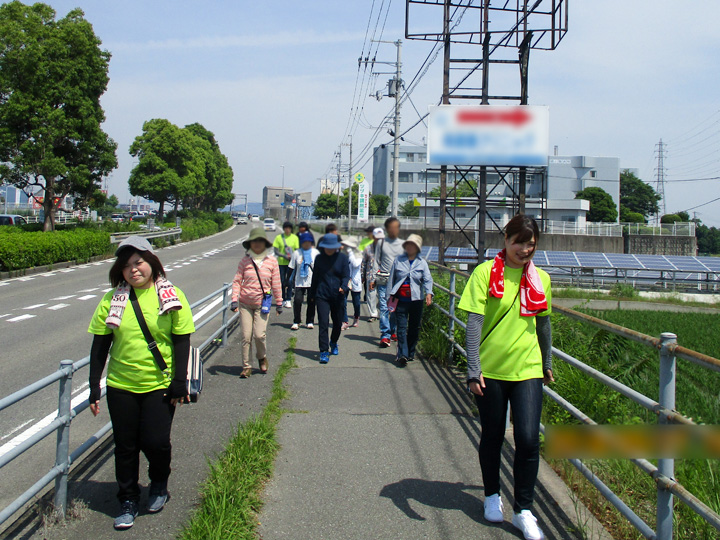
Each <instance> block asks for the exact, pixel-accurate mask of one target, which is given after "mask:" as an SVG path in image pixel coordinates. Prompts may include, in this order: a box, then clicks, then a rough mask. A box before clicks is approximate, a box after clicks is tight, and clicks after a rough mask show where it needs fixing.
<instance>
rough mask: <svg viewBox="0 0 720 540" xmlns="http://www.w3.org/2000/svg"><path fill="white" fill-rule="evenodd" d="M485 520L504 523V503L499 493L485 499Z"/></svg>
mask: <svg viewBox="0 0 720 540" xmlns="http://www.w3.org/2000/svg"><path fill="white" fill-rule="evenodd" d="M485 519H486V520H488V521H490V522H492V523H502V522H503V521H504V518H503V503H502V499H501V498H500V494H499V493H496V494H495V495H490V496H489V497H486V498H485Z"/></svg>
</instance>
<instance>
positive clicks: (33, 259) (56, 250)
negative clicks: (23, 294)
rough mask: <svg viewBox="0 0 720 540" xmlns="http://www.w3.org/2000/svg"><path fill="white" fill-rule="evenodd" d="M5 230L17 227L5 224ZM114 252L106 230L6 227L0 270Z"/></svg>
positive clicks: (0, 236) (1, 242)
mask: <svg viewBox="0 0 720 540" xmlns="http://www.w3.org/2000/svg"><path fill="white" fill-rule="evenodd" d="M3 229H14V228H13V227H6V228H3ZM111 252H112V246H111V244H110V235H109V234H108V233H107V232H105V231H99V230H95V231H93V230H89V229H77V230H74V231H55V232H46V233H44V232H23V231H18V230H8V231H7V232H6V231H5V230H3V233H2V234H0V270H3V271H10V270H22V269H24V268H32V267H33V266H43V265H50V264H54V263H58V262H66V261H81V262H85V261H88V260H90V258H91V257H96V256H99V255H105V254H107V253H111Z"/></svg>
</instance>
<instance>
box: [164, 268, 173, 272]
mask: <svg viewBox="0 0 720 540" xmlns="http://www.w3.org/2000/svg"><path fill="white" fill-rule="evenodd" d="M173 270H175V269H174V268H166V269H165V272H172V271H173Z"/></svg>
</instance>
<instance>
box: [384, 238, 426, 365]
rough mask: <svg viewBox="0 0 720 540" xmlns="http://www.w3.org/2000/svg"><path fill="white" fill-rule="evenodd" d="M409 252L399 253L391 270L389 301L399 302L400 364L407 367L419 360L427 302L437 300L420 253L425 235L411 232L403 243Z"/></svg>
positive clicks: (398, 357) (397, 315) (398, 358)
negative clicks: (421, 331)
mask: <svg viewBox="0 0 720 540" xmlns="http://www.w3.org/2000/svg"><path fill="white" fill-rule="evenodd" d="M403 249H404V250H405V253H403V254H402V255H399V256H398V258H397V259H395V262H394V263H393V265H392V268H391V269H390V277H389V278H388V284H387V301H388V304H389V305H390V306H391V307H392V305H393V304H394V305H395V319H396V321H397V339H398V347H397V357H396V358H397V364H398V366H400V367H405V366H406V365H407V363H408V361H412V360H414V359H415V347H416V346H417V342H418V337H419V336H420V325H421V323H422V312H423V304H424V305H426V306H429V305H430V304H432V299H433V278H432V275H431V274H430V267H429V266H428V264H427V261H426V260H425V259H423V258H422V257H421V256H420V251H421V250H422V238H421V237H420V236H419V235H417V234H411V235H410V236H408V239H407V240H405V242H403Z"/></svg>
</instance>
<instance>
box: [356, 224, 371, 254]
mask: <svg viewBox="0 0 720 540" xmlns="http://www.w3.org/2000/svg"><path fill="white" fill-rule="evenodd" d="M374 230H375V225H368V226H367V227H365V238H363V239H362V240H361V241H360V245H359V246H358V250H359V251H360V253H362V252H364V251H365V248H366V247H368V246H369V245H370V244H372V243H373V241H374V240H375V237H374V235H373V231H374Z"/></svg>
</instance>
